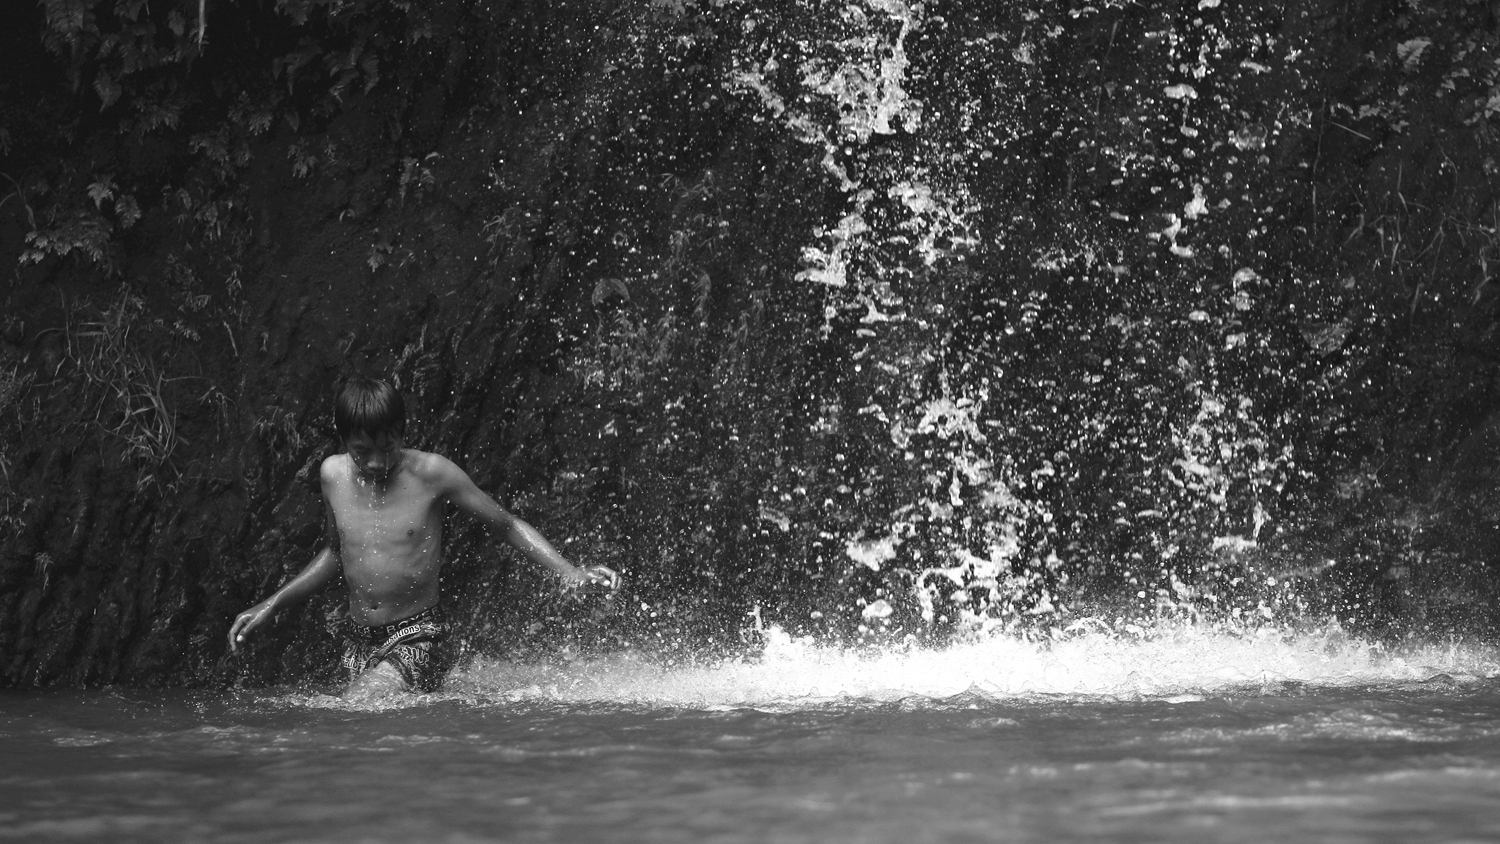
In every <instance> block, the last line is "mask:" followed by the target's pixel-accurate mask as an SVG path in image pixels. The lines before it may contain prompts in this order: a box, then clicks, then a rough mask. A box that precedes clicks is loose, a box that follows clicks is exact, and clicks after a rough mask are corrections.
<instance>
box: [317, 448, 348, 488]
mask: <svg viewBox="0 0 1500 844" xmlns="http://www.w3.org/2000/svg"><path fill="white" fill-rule="evenodd" d="M348 469H349V455H348V454H347V453H345V452H342V451H340V452H337V453H335V454H330V455H328V456H327V457H325V458H323V464H322V465H321V466H320V467H319V468H318V474H319V475H320V476H321V477H322V478H323V480H325V481H331V480H335V479H336V478H338V477H340V475H341V474H347V473H348Z"/></svg>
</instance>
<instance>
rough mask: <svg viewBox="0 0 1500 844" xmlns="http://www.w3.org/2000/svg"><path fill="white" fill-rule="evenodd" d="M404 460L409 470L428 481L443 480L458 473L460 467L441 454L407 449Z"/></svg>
mask: <svg viewBox="0 0 1500 844" xmlns="http://www.w3.org/2000/svg"><path fill="white" fill-rule="evenodd" d="M404 460H405V462H406V466H407V468H408V470H410V471H411V472H412V473H413V474H415V475H416V476H418V477H420V478H422V479H423V480H426V481H438V480H442V479H444V478H446V477H448V476H450V475H452V474H453V473H454V472H456V471H458V465H457V464H455V463H454V462H453V461H452V460H449V459H448V458H446V457H444V456H443V455H441V454H434V453H433V452H430V451H421V450H419V449H415V448H408V449H405V456H404Z"/></svg>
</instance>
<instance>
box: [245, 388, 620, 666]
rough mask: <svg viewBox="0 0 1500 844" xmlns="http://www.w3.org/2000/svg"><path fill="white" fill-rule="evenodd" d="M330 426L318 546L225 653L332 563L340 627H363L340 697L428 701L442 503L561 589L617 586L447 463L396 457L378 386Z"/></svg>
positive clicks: (328, 572)
mask: <svg viewBox="0 0 1500 844" xmlns="http://www.w3.org/2000/svg"><path fill="white" fill-rule="evenodd" d="M333 423H334V428H335V429H336V430H337V432H338V435H339V439H340V440H342V441H343V445H344V453H343V454H335V455H333V456H331V457H329V458H327V459H325V460H324V461H323V467H322V470H321V473H320V474H321V478H322V485H323V505H324V511H325V513H326V514H327V516H326V522H325V533H326V535H327V536H328V544H327V545H326V546H325V547H324V548H323V549H322V550H320V551H319V552H318V553H317V555H316V556H314V557H313V560H312V562H311V563H309V564H308V565H307V568H305V569H303V570H302V572H301V573H300V574H298V575H297V576H296V577H294V578H292V579H291V580H290V581H289V582H288V583H287V584H286V585H285V586H283V587H281V588H280V589H278V590H277V591H276V593H275V594H273V595H271V597H269V598H267V599H266V600H264V601H261V602H260V603H259V604H256V605H255V606H253V607H251V608H250V609H248V610H245V611H244V612H242V613H240V614H239V616H238V617H237V618H235V620H234V624H233V625H232V626H231V627H230V628H229V647H230V649H231V650H232V651H235V652H238V651H239V646H240V644H241V643H242V642H244V641H245V636H246V635H248V634H249V633H250V632H251V631H253V630H255V629H256V628H257V627H260V626H261V625H262V624H264V623H266V622H267V621H269V620H270V619H271V617H272V616H274V615H275V614H276V611H277V610H279V609H281V608H282V607H285V606H287V605H289V604H292V603H295V602H297V601H301V600H304V599H306V598H308V597H309V596H311V595H312V594H313V593H315V592H316V591H317V590H318V589H320V588H322V587H323V586H324V585H325V584H327V583H328V581H329V580H330V579H332V578H333V575H334V573H335V572H336V571H337V570H338V567H339V565H340V564H342V565H343V569H344V580H345V581H346V582H347V583H348V587H349V616H350V618H351V620H353V621H354V622H355V623H356V624H358V625H361V626H362V627H363V630H362V631H361V632H362V633H363V635H362V636H360V637H358V639H357V640H355V641H351V642H350V643H349V647H348V648H347V650H346V651H345V653H344V659H343V664H344V667H345V668H347V669H349V675H350V679H351V681H352V682H351V685H350V687H349V693H350V694H355V695H363V694H368V693H381V692H385V691H389V690H395V689H407V690H416V691H424V692H428V691H435V690H436V689H437V688H438V686H439V685H440V684H441V683H442V679H443V674H444V672H446V671H447V669H448V667H449V666H448V661H447V660H446V659H445V657H444V649H443V648H441V647H440V646H441V645H442V643H443V640H444V639H445V638H447V635H448V628H447V625H446V624H445V623H444V621H443V616H442V610H441V607H440V606H439V603H438V598H439V590H438V572H439V571H440V570H441V569H442V566H443V561H442V559H441V549H442V544H443V503H444V502H445V501H451V502H453V504H455V505H457V507H458V509H460V510H462V511H464V512H466V513H468V514H470V515H471V516H473V517H475V518H477V519H479V520H480V521H481V522H483V523H484V524H486V525H488V526H489V527H490V529H491V530H493V531H495V532H497V533H499V534H500V536H502V537H504V539H505V541H506V542H509V543H510V544H511V545H512V546H514V547H515V548H516V550H518V551H520V552H521V553H522V554H524V555H526V557H527V558H528V559H530V560H532V561H533V562H535V563H538V564H540V565H543V566H546V567H548V568H550V569H552V570H553V571H555V572H557V574H558V576H560V577H561V578H562V580H563V583H564V586H565V588H568V589H582V590H588V591H599V590H612V589H615V588H616V587H617V586H618V583H619V575H617V574H615V572H613V571H611V570H610V569H608V568H605V567H604V566H592V567H590V568H587V569H581V568H578V567H577V566H574V565H573V564H572V563H569V562H568V561H567V560H565V559H563V557H562V555H561V554H559V553H558V552H557V550H556V549H555V548H553V547H552V546H551V545H550V544H549V543H548V542H547V540H546V539H543V538H542V535H541V534H540V533H538V532H537V531H536V529H535V528H533V527H532V526H531V525H529V524H527V523H526V522H524V521H522V520H521V519H519V518H517V517H516V516H514V515H512V514H510V513H508V512H506V511H505V509H504V508H502V507H501V506H500V505H499V504H497V503H496V502H495V500H494V499H493V498H491V497H490V496H488V495H486V494H485V493H484V492H483V491H482V490H480V489H479V487H477V486H475V485H474V482H473V481H472V480H470V479H469V476H468V475H467V474H465V473H464V471H463V470H462V469H460V468H458V466H456V465H454V464H453V462H452V461H450V460H448V459H447V458H446V457H442V456H440V455H436V454H429V453H427V452H423V451H417V450H416V449H411V448H405V447H404V446H403V444H402V437H404V436H405V433H406V406H405V404H404V403H403V402H402V400H401V394H400V393H399V392H397V391H396V389H395V388H394V387H392V386H391V385H390V384H389V383H388V382H386V381H382V380H376V379H371V378H354V379H351V380H350V381H349V383H348V384H346V385H345V386H344V389H343V390H342V391H340V392H339V395H338V400H337V402H336V403H335V405H334V414H333Z"/></svg>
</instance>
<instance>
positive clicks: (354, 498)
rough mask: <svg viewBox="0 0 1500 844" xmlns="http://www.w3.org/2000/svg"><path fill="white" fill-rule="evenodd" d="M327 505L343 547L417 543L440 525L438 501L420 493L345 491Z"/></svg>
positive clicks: (439, 502)
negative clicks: (330, 508)
mask: <svg viewBox="0 0 1500 844" xmlns="http://www.w3.org/2000/svg"><path fill="white" fill-rule="evenodd" d="M329 503H330V504H331V505H332V506H333V511H334V513H333V517H334V522H335V524H336V526H337V528H338V531H339V536H340V538H341V539H342V540H343V541H344V542H346V543H357V544H367V543H380V544H385V543H400V542H417V543H421V542H424V541H427V540H429V539H431V538H433V537H435V536H436V535H437V532H438V530H439V529H440V527H441V524H442V501H441V500H440V499H439V498H437V497H436V496H434V495H432V494H430V493H425V492H424V491H423V490H421V489H412V488H396V489H390V490H369V489H364V490H361V489H355V490H346V491H342V494H335V495H334V496H332V500H331V501H330V502H329Z"/></svg>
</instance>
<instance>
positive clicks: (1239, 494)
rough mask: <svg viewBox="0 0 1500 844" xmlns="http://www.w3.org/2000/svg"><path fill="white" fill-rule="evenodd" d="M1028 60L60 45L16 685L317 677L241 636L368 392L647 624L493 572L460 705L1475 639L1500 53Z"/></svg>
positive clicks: (1011, 36)
mask: <svg viewBox="0 0 1500 844" xmlns="http://www.w3.org/2000/svg"><path fill="white" fill-rule="evenodd" d="M993 5H994V4H989V3H972V4H971V3H963V2H953V3H947V4H939V5H918V4H907V3H904V2H899V0H865V2H857V3H852V4H847V5H845V6H842V7H839V8H833V7H828V8H823V7H817V8H812V7H808V6H806V5H804V4H796V3H788V4H780V5H777V4H773V5H771V6H767V5H765V4H749V3H740V2H735V0H715V2H705V3H700V4H691V3H663V2H654V3H646V2H641V3H632V2H620V3H613V4H600V3H576V4H575V3H558V2H549V3H526V2H516V3H509V4H477V3H464V2H457V0H452V2H441V3H436V4H424V5H423V8H417V7H416V6H417V4H400V3H380V2H373V0H371V1H370V2H363V1H362V0H358V1H357V2H343V3H332V2H322V0H303V1H302V2H294V3H280V4H277V6H276V8H275V9H260V10H254V11H252V10H247V9H243V8H239V7H238V6H237V5H234V6H232V7H230V8H225V9H223V10H220V9H219V8H217V7H216V6H212V5H211V6H210V7H209V8H208V13H209V14H210V15H211V17H210V19H209V20H208V21H207V22H206V24H207V29H206V32H207V39H206V40H205V41H203V42H202V43H199V41H198V38H197V34H198V30H197V26H198V23H199V21H198V18H197V14H198V11H197V10H198V8H199V7H198V5H197V4H191V3H185V4H172V3H165V4H152V5H151V6H150V7H147V6H146V5H145V4H131V3H121V4H116V3H113V2H109V3H104V2H100V3H91V2H88V0H79V2H76V3H72V4H68V3H59V2H50V0H49V2H47V3H45V4H42V5H40V6H38V7H36V8H35V9H31V10H28V11H27V12H26V13H23V14H21V15H20V16H21V17H25V16H26V15H27V14H29V15H30V19H29V20H26V21H24V22H23V23H24V25H21V26H17V27H13V28H12V29H11V30H10V31H9V33H8V34H7V35H5V36H3V37H4V38H5V39H7V43H6V48H7V49H6V51H5V52H6V56H5V57H4V58H3V59H0V60H3V61H4V62H6V63H7V66H6V67H4V68H3V71H4V72H0V95H3V108H4V111H3V112H0V153H3V154H4V155H5V159H4V164H3V165H0V173H3V175H5V176H6V178H5V179H4V180H0V184H4V185H5V187H4V188H0V190H8V191H9V193H8V195H7V196H6V197H5V200H4V201H3V202H0V257H3V260H4V263H5V266H7V267H10V268H13V271H9V272H10V281H8V282H7V283H6V284H5V285H4V286H3V287H0V297H3V303H0V323H3V324H0V329H3V331H0V399H3V406H4V410H3V418H0V433H3V435H4V439H3V446H0V468H3V469H4V471H3V473H0V523H3V526H4V533H3V535H0V538H3V546H0V677H3V682H4V683H6V684H8V685H37V684H103V683H139V684H164V683H171V684H211V685H217V684H226V683H275V682H297V681H316V680H319V679H320V678H323V677H326V676H327V673H326V672H327V669H328V668H329V667H330V666H331V663H332V662H333V654H334V650H335V648H336V635H335V634H336V628H337V626H338V624H339V620H340V618H341V613H342V592H341V590H339V589H337V588H335V589H330V590H329V591H328V593H327V594H326V595H324V596H322V597H320V598H319V599H316V600H314V601H313V602H311V603H310V604H309V605H308V606H306V607H305V608H302V609H299V610H295V611H292V612H288V613H286V614H284V616H283V617H282V618H281V619H280V620H279V622H278V624H277V626H276V627H275V629H274V630H272V631H269V632H268V633H267V635H265V636H264V637H263V639H262V641H261V642H260V644H259V645H258V647H256V648H255V649H253V650H252V651H251V653H250V654H249V655H248V656H246V657H244V658H241V659H232V658H230V657H229V656H227V655H226V642H225V639H224V635H225V631H226V629H227V625H228V623H229V621H230V620H231V619H232V617H233V615H234V614H235V613H237V612H238V611H239V610H240V609H243V608H244V607H245V606H248V605H249V604H251V603H253V602H254V601H256V600H258V599H259V598H260V597H262V596H264V595H265V594H267V593H268V592H269V591H271V590H272V589H274V588H275V587H276V586H277V585H278V584H279V583H281V582H283V581H284V580H285V579H286V578H288V577H289V576H291V575H292V574H293V573H294V572H295V571H297V570H298V569H299V568H300V567H301V566H302V565H304V564H305V563H306V562H307V561H308V560H309V559H310V557H311V556H312V554H313V553H314V551H315V550H316V548H317V547H318V544H319V542H320V541H321V530H322V521H323V514H322V507H321V502H320V498H319V495H318V490H317V485H316V477H317V472H316V469H317V465H318V462H319V461H320V460H321V459H322V458H324V457H325V456H327V455H328V454H330V453H332V452H333V450H334V449H335V448H336V444H335V443H334V442H333V437H332V430H331V429H332V424H331V398H332V395H333V391H334V389H335V387H336V384H337V382H338V380H339V379H340V378H341V377H344V376H346V375H347V374H349V373H352V372H368V373H375V374H383V375H388V376H390V377H392V378H394V379H395V380H396V381H397V383H398V385H399V386H400V387H401V388H402V390H403V392H404V393H405V394H406V396H407V397H408V404H409V408H410V410H411V417H412V418H411V419H410V423H409V427H410V431H411V434H412V436H411V439H412V442H413V444H414V445H416V446H418V447H421V448H426V449H430V450H436V451H440V452H442V453H444V454H447V455H449V456H451V457H453V458H454V459H456V460H457V461H459V462H460V464H461V465H463V466H465V467H466V468H467V469H468V470H469V471H470V473H471V474H472V475H473V476H474V477H475V479H476V480H477V481H478V482H479V483H480V485H481V486H482V487H484V488H485V489H487V490H489V491H491V492H493V493H494V494H496V496H497V497H499V498H500V499H501V500H502V502H505V503H507V504H509V505H510V506H512V507H513V509H515V510H516V511H517V512H519V513H520V514H521V515H523V516H524V517H526V518H527V519H528V520H530V521H532V522H533V523H534V524H536V525H537V526H538V527H539V528H540V529H541V530H542V531H543V533H545V534H546V535H548V536H549V538H551V539H553V540H554V542H556V543H557V544H559V546H560V547H562V548H563V550H564V551H565V552H566V553H568V554H569V555H570V556H572V557H573V558H575V559H576V560H577V561H579V562H586V563H594V562H599V563H605V564H608V565H611V566H613V567H615V568H617V569H619V570H620V571H621V572H622V573H623V574H624V575H625V576H626V578H627V583H628V584H629V585H628V588H627V590H626V591H625V592H624V593H623V594H622V595H621V596H619V597H618V598H617V599H616V600H615V601H613V602H608V603H594V604H590V603H584V604H569V603H565V602H563V601H561V600H560V599H558V598H556V597H554V596H553V595H552V591H551V588H550V584H548V583H547V582H546V580H545V578H544V576H543V575H542V573H540V572H536V571H532V570H530V569H528V568H527V567H525V566H524V565H518V564H517V562H516V558H515V557H513V556H512V555H511V554H510V553H509V552H508V551H506V550H505V549H503V548H502V547H500V546H499V545H498V544H497V543H496V542H495V541H494V540H493V539H492V538H491V537H488V536H485V535H484V534H483V531H481V530H480V529H478V528H477V527H475V526H474V525H472V524H469V523H467V522H466V521H465V520H463V519H462V518H454V519H452V520H450V524H449V525H448V533H447V541H446V546H445V553H446V555H447V557H448V559H449V560H450V563H449V567H448V570H447V573H446V574H445V581H444V589H445V593H446V595H447V596H448V600H450V602H451V604H452V607H453V611H454V615H455V616H457V617H458V619H459V621H460V623H461V624H462V625H463V626H464V629H465V630H466V633H465V637H464V640H465V646H466V647H467V648H468V649H470V650H471V651H486V652H487V651H496V650H501V649H503V650H506V651H507V652H509V653H512V654H517V653H519V654H522V655H524V654H527V653H531V652H548V651H552V650H555V649H557V648H560V647H569V648H587V647H639V648H650V649H668V650H674V649H680V650H687V651H694V650H697V649H698V648H700V647H707V646H711V645H723V644H731V643H735V642H738V641H739V638H740V635H741V631H742V630H744V629H746V628H747V627H749V626H751V625H753V624H754V623H755V622H754V619H759V620H761V621H762V622H775V623H777V624H779V625H781V626H783V627H785V628H786V629H789V630H792V631H794V632H806V633H814V634H820V635H827V636H834V637H840V638H846V639H850V640H863V641H884V640H888V639H901V638H907V639H916V640H923V641H930V640H941V639H942V638H943V637H946V636H949V635H952V634H954V633H955V632H959V631H968V630H974V629H997V628H999V629H1022V628H1025V629H1041V628H1050V629H1054V630H1066V629H1067V627H1068V626H1069V625H1072V624H1075V623H1077V621H1078V620H1079V619H1081V618H1085V617H1088V618H1092V619H1094V620H1095V622H1097V623H1103V624H1106V625H1122V624H1128V623H1130V622H1132V621H1137V620H1149V619H1153V618H1162V617H1196V618H1201V619H1209V620H1215V621H1217V622H1221V623H1233V624H1248V623H1250V622H1249V621H1248V620H1247V619H1250V618H1252V617H1253V618H1255V619H1264V620H1269V621H1270V622H1274V623H1284V622H1289V621H1293V620H1310V621H1312V620H1315V621H1318V622H1319V623H1321V622H1322V621H1325V620H1327V619H1334V618H1336V619H1339V620H1340V621H1341V622H1342V623H1344V624H1346V625H1357V626H1364V627H1366V628H1368V629H1371V630H1380V631H1388V632H1393V633H1402V632H1425V631H1459V632H1469V633H1475V634H1488V633H1490V632H1491V630H1492V626H1493V619H1494V611H1493V610H1492V609H1491V607H1493V606H1494V605H1495V602H1494V601H1493V600H1492V599H1493V598H1494V597H1495V588H1496V578H1495V576H1494V573H1493V572H1492V571H1490V568H1489V567H1490V565H1491V564H1492V561H1493V560H1494V554H1495V550H1496V548H1497V547H1500V546H1497V539H1500V537H1497V536H1495V529H1496V518H1495V513H1496V509H1495V508H1496V505H1497V504H1500V502H1497V500H1496V491H1495V483H1494V471H1495V468H1496V467H1497V466H1500V459H1497V457H1500V455H1497V450H1500V435H1497V433H1496V431H1497V430H1500V428H1497V425H1500V422H1497V421H1496V420H1500V416H1497V415H1496V411H1497V406H1496V399H1495V398H1494V397H1495V396H1496V395H1500V394H1497V392H1496V391H1495V390H1494V386H1495V385H1494V383H1493V382H1494V379H1495V373H1496V361H1497V359H1500V338H1497V337H1496V334H1495V331H1496V324H1495V302H1496V296H1495V292H1494V290H1493V289H1492V285H1491V284H1490V282H1489V277H1488V262H1489V260H1491V258H1492V257H1493V255H1492V254H1491V253H1492V251H1493V250H1492V247H1493V245H1494V243H1495V242H1496V241H1495V237H1496V234H1495V225H1496V223H1495V220H1494V219H1493V218H1494V207H1495V205H1494V203H1495V190H1494V188H1495V185H1494V175H1493V174H1494V172H1495V166H1494V158H1493V156H1494V153H1495V141H1494V140H1493V138H1492V131H1491V128H1490V125H1491V120H1492V119H1493V118H1494V117H1495V115H1496V114H1497V113H1500V108H1497V107H1495V106H1494V104H1495V103H1497V102H1500V93H1497V92H1500V87H1496V86H1497V85H1500V77H1497V76H1496V71H1495V64H1494V60H1493V56H1494V55H1496V53H1495V50H1496V48H1497V47H1500V37H1497V35H1496V24H1495V20H1494V16H1493V14H1492V12H1491V10H1490V9H1489V7H1487V6H1481V5H1478V4H1466V5H1463V6H1462V8H1461V9H1441V10H1439V9H1424V8H1418V7H1415V6H1407V5H1403V4H1375V3H1372V4H1364V5H1360V4H1352V5H1351V4H1336V3H1331V2H1330V3H1323V4H1309V5H1308V7H1307V8H1305V9H1295V10H1291V11H1287V10H1285V9H1283V8H1281V7H1282V6H1284V4H1271V3H1266V4H1254V3H1251V4H1234V7H1233V8H1229V7H1228V4H1219V3H1216V2H1211V0H1203V2H1193V3H1181V4H1167V5H1162V6H1160V7H1159V8H1152V9H1143V8H1141V7H1139V6H1136V5H1131V6H1120V7H1117V6H1116V4H1110V3H1105V4H1101V5H1100V6H1099V7H1098V8H1095V7H1088V8H1084V7H1079V8H1076V9H1062V8H1053V6H1054V5H1055V4H1037V8H1035V9H1031V8H1023V6H1024V5H1025V4H1012V5H1015V6H1017V8H1014V9H1010V8H1007V9H1003V10H996V9H994V8H991V7H992V6H993ZM64 6H67V7H68V9H71V8H74V7H76V8H77V10H78V14H77V15H73V14H70V13H69V12H68V9H65V8H63V7H64ZM1351 20H1358V21H1360V22H1361V25H1360V26H1358V27H1355V28H1353V29H1351V28H1350V27H1349V26H1348V23H1349V21H1351ZM1350 31H1354V32H1357V33H1359V35H1358V36H1357V37H1356V38H1354V39H1352V40H1351V39H1350V37H1349V36H1347V35H1346V34H1345V33H1348V32H1350ZM101 105H102V110H101ZM752 616H753V618H752ZM1091 623H1092V622H1091Z"/></svg>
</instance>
